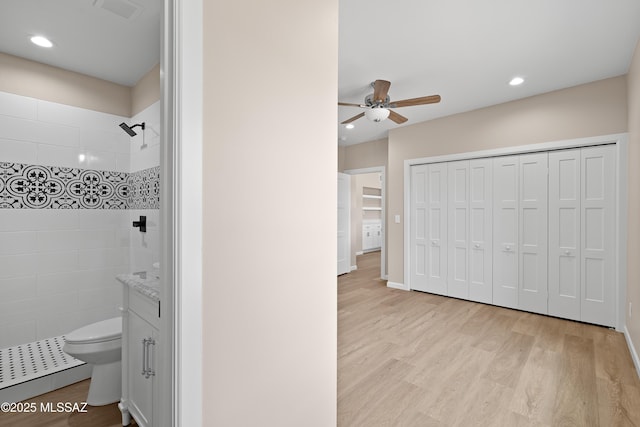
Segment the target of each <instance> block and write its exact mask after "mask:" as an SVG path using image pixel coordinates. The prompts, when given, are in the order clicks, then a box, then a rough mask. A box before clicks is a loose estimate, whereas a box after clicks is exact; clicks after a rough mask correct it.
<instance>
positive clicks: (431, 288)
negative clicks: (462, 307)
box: [427, 163, 447, 295]
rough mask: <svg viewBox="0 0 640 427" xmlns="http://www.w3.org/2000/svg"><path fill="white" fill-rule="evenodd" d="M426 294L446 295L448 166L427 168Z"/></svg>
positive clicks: (432, 165) (443, 164)
mask: <svg viewBox="0 0 640 427" xmlns="http://www.w3.org/2000/svg"><path fill="white" fill-rule="evenodd" d="M427 180H428V186H429V190H428V213H427V217H428V218H427V224H428V231H427V233H428V236H429V245H428V246H427V253H428V255H427V262H428V264H427V277H428V278H427V283H428V284H427V287H428V292H432V293H435V294H440V295H447V164H446V163H434V164H430V165H429V167H428V178H427Z"/></svg>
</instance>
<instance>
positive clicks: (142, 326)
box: [128, 311, 157, 426]
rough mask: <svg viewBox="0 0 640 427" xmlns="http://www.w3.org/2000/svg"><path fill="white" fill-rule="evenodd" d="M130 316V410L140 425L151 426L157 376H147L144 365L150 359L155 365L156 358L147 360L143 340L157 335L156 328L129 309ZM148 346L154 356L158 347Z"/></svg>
mask: <svg viewBox="0 0 640 427" xmlns="http://www.w3.org/2000/svg"><path fill="white" fill-rule="evenodd" d="M128 316H129V342H128V349H129V363H128V366H129V375H128V377H129V378H128V386H129V411H130V412H131V414H132V415H133V417H134V418H135V419H136V421H137V423H138V424H139V425H140V426H151V425H152V423H153V417H152V414H153V394H154V393H153V391H154V390H153V389H154V382H155V377H154V376H150V377H149V378H146V377H145V375H143V373H142V371H143V365H146V363H147V362H146V360H149V361H150V363H152V364H154V366H155V363H156V360H154V359H155V358H154V357H150V358H147V359H146V360H145V353H146V350H145V345H144V343H143V340H145V339H148V338H153V337H154V336H155V329H154V328H153V327H152V326H151V325H149V323H147V322H146V321H144V320H143V319H141V318H140V317H139V316H138V315H137V314H136V313H135V312H133V311H129V314H128ZM148 347H149V348H148V351H150V352H152V353H151V355H152V356H154V355H155V354H156V350H157V349H155V348H153V346H148Z"/></svg>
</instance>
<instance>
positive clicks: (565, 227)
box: [549, 146, 616, 326]
mask: <svg viewBox="0 0 640 427" xmlns="http://www.w3.org/2000/svg"><path fill="white" fill-rule="evenodd" d="M614 180H615V147H614V146H599V147H590V148H581V149H575V150H566V151H557V152H552V153H550V154H549V182H550V185H549V314H551V315H554V316H558V317H564V318H568V319H574V320H581V321H584V322H589V323H596V324H599V325H608V326H615V285H614V284H615V279H616V277H615V232H616V226H615V221H616V218H615V181H614Z"/></svg>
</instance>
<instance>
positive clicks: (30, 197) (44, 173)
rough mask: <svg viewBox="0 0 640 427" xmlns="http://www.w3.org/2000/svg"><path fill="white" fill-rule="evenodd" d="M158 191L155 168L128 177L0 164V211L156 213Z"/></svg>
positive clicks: (122, 174) (158, 170) (86, 170)
mask: <svg viewBox="0 0 640 427" xmlns="http://www.w3.org/2000/svg"><path fill="white" fill-rule="evenodd" d="M159 187H160V167H159V166H157V167H155V168H150V169H145V170H143V171H139V172H135V173H131V174H129V173H126V172H110V171H98V170H92V169H79V168H64V167H57V166H39V165H26V164H22V163H1V162H0V209H158V208H159V207H160V191H159ZM132 190H133V191H132Z"/></svg>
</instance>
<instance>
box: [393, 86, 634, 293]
mask: <svg viewBox="0 0 640 427" xmlns="http://www.w3.org/2000/svg"><path fill="white" fill-rule="evenodd" d="M626 131H627V85H626V78H625V77H624V76H621V77H615V78H611V79H606V80H601V81H598V82H594V83H589V84H585V85H581V86H576V87H572V88H568V89H563V90H558V91H555V92H550V93H547V94H543V95H538V96H533V97H530V98H525V99H522V100H518V101H513V102H508V103H504V104H500V105H496V106H492V107H487V108H482V109H479V110H475V111H470V112H467V113H461V114H457V115H453V116H448V117H444V118H441V119H436V120H431V121H428V122H423V123H418V124H415V125H413V126H407V127H402V128H398V129H394V130H391V131H390V132H389V167H388V180H387V189H388V192H387V201H388V210H387V249H388V265H389V270H388V273H389V280H390V281H392V282H396V283H404V272H403V268H404V263H403V256H404V255H403V254H404V235H403V227H404V225H403V224H395V223H393V221H390V218H393V217H394V215H400V217H401V218H404V215H403V212H404V208H403V194H404V182H403V179H404V175H403V174H404V160H405V159H413V158H420V157H429V156H437V155H445V154H453V153H463V152H469V151H478V150H485V149H493V148H501V147H510V146H517V145H526V144H533V143H541V142H551V141H558V140H563V139H571V138H579V137H587V136H596V135H605V134H612V133H619V132H626ZM630 218H631V216H630ZM629 256H630V257H631V254H630V255H629ZM629 259H630V260H631V259H632V258H629Z"/></svg>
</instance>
